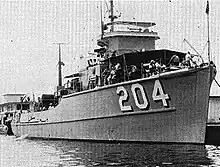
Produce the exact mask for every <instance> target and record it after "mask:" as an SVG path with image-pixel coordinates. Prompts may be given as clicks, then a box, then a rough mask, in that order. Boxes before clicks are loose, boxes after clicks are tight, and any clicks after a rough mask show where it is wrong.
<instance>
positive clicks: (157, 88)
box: [152, 80, 169, 107]
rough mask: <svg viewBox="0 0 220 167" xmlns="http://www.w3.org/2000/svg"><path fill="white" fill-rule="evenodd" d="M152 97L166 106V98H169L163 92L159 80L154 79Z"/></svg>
mask: <svg viewBox="0 0 220 167" xmlns="http://www.w3.org/2000/svg"><path fill="white" fill-rule="evenodd" d="M152 98H153V100H154V101H159V100H161V101H162V103H163V106H164V107H168V102H167V100H169V96H168V94H164V91H163V88H162V85H161V83H160V81H159V80H155V83H154V90H153V93H152Z"/></svg>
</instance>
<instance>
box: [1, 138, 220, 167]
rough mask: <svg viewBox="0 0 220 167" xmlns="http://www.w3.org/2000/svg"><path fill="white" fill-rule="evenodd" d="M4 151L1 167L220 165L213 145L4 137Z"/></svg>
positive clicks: (219, 154) (218, 153) (217, 153)
mask: <svg viewBox="0 0 220 167" xmlns="http://www.w3.org/2000/svg"><path fill="white" fill-rule="evenodd" d="M0 150H1V152H0V166H1V167H2V166H4V167H70V166H77V167H86V166H98V167H104V166H105V167H108V166H109V167H111V166H121V167H139V166H143V167H156V166H157V167H163V166H166V167H168V166H171V167H173V166H212V167H214V166H220V147H217V146H213V145H206V146H205V145H184V144H181V145H178V144H143V143H100V142H99V143H98V142H79V141H67V140H29V139H21V140H16V139H15V137H9V136H0Z"/></svg>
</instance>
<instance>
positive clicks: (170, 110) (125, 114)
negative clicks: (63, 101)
mask: <svg viewBox="0 0 220 167" xmlns="http://www.w3.org/2000/svg"><path fill="white" fill-rule="evenodd" d="M174 111H176V108H174V107H170V108H162V109H152V110H147V111H136V112H129V113H122V114H117V115H109V116H100V117H92V118H82V119H78V120H66V121H57V122H37V123H36V122H33V123H31V122H21V123H18V124H14V125H15V126H29V125H39V124H58V123H68V122H78V121H86V120H94V119H105V118H114V117H123V116H130V115H142V114H152V113H154V114H157V113H162V112H174Z"/></svg>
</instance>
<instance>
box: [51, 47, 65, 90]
mask: <svg viewBox="0 0 220 167" xmlns="http://www.w3.org/2000/svg"><path fill="white" fill-rule="evenodd" d="M54 44H56V45H59V60H58V86H62V65H63V66H64V63H63V62H62V61H61V45H66V44H67V43H54Z"/></svg>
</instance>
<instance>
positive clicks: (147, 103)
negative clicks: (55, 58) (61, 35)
mask: <svg viewBox="0 0 220 167" xmlns="http://www.w3.org/2000/svg"><path fill="white" fill-rule="evenodd" d="M110 9H111V10H110V15H109V18H110V22H108V23H106V24H104V23H103V21H101V24H102V26H101V27H102V28H101V36H100V38H99V39H98V40H97V45H98V46H99V48H97V49H95V50H94V54H93V57H92V58H91V57H90V59H88V63H87V66H86V67H85V68H84V69H81V70H80V71H78V72H77V73H73V74H71V75H68V76H65V79H66V83H65V84H62V71H61V67H62V65H63V63H62V61H61V51H60V45H59V63H58V65H59V67H58V70H59V72H58V73H59V78H58V83H59V84H58V86H57V90H56V92H55V93H54V94H50V95H49V94H44V95H42V97H41V98H40V99H39V101H38V102H36V103H35V105H36V106H34V107H33V108H35V110H33V111H30V112H22V110H21V111H18V112H15V113H14V116H13V121H12V123H11V126H12V131H13V133H14V134H15V135H16V136H22V135H26V136H28V137H29V138H45V139H71V140H95V141H120V142H122V141H126V142H127V141H128V142H133V141H134V142H163V143H199V144H203V143H204V142H205V133H206V123H207V118H208V104H209V93H210V86H211V83H212V81H213V79H214V77H215V74H216V70H215V65H214V63H213V62H207V63H205V62H204V61H203V59H202V57H201V56H200V55H192V54H190V53H183V52H179V51H173V50H168V49H160V50H156V49H155V41H156V40H158V39H159V36H158V33H157V32H154V31H152V30H151V28H152V26H154V25H155V23H152V22H131V21H117V20H116V19H117V16H115V14H114V10H113V1H110ZM194 58H196V60H194ZM32 104H33V103H32Z"/></svg>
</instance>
